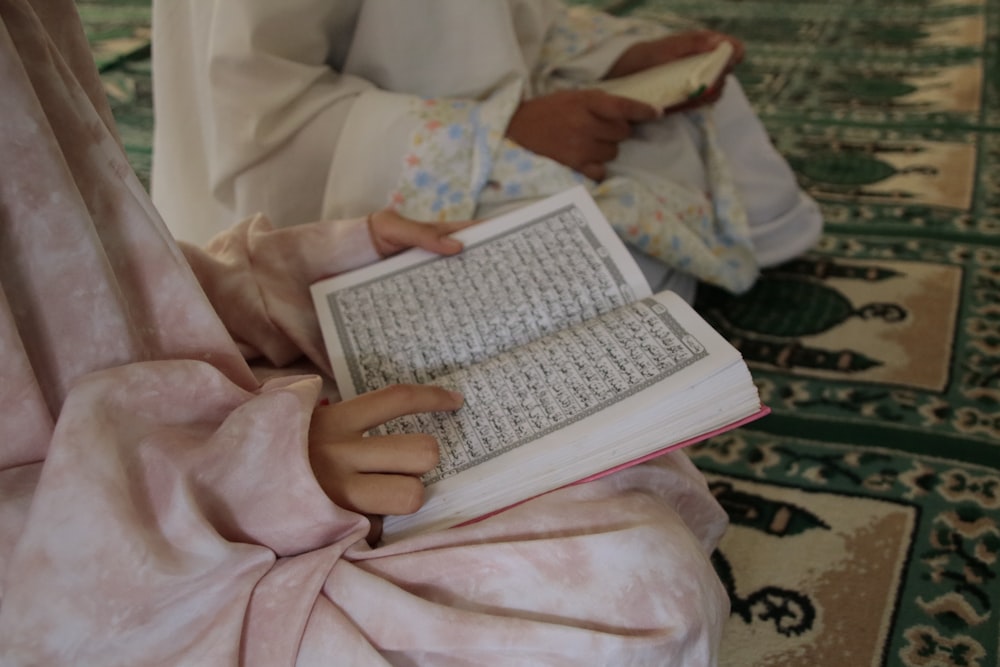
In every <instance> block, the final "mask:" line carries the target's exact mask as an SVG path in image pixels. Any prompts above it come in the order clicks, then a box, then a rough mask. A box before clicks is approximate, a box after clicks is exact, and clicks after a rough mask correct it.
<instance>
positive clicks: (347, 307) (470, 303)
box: [313, 188, 767, 540]
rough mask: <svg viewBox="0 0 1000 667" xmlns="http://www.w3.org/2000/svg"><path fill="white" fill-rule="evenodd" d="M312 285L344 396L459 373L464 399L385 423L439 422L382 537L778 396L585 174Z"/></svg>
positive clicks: (637, 451) (754, 412)
mask: <svg viewBox="0 0 1000 667" xmlns="http://www.w3.org/2000/svg"><path fill="white" fill-rule="evenodd" d="M456 236H457V237H458V238H460V239H461V240H462V241H464V243H465V250H464V251H463V252H462V253H461V254H459V255H456V256H453V257H439V256H436V255H432V254H430V253H427V252H424V251H421V250H412V251H409V252H406V253H403V254H401V255H398V256H396V257H393V258H391V259H388V260H386V261H383V262H379V263H378V264H375V265H372V266H368V267H365V268H363V269H359V270H357V271H353V272H350V273H347V274H343V275H340V276H337V277H334V278H330V279H328V280H324V281H321V282H319V283H316V284H315V285H313V298H314V301H315V304H316V308H317V312H318V314H319V318H320V323H321V325H322V328H323V335H324V341H325V343H326V346H327V350H328V352H329V355H330V359H331V361H332V363H333V368H334V375H335V378H336V381H337V385H338V387H339V388H340V391H341V394H342V395H343V396H344V398H349V397H351V396H355V395H357V394H359V393H363V392H367V391H371V390H373V389H378V388H380V387H384V386H387V385H390V384H394V383H433V384H438V385H441V386H445V387H448V388H449V389H454V390H456V391H460V392H462V393H463V394H464V395H465V405H464V406H463V407H462V408H461V409H460V410H459V411H457V412H455V413H453V414H423V415H414V416H410V417H402V418H399V419H396V420H393V421H392V422H389V423H388V424H386V425H385V426H383V427H380V429H379V431H378V432H379V433H396V432H425V433H431V434H433V435H435V436H436V437H437V438H438V441H439V443H440V446H441V462H440V464H439V466H438V467H437V468H436V469H435V470H433V471H431V472H430V473H428V475H426V476H425V478H424V482H425V484H426V486H427V495H426V498H427V500H426V503H425V505H424V507H423V508H421V509H420V510H419V511H418V512H417V513H415V514H412V515H408V516H393V517H387V518H386V520H385V538H386V539H387V540H392V539H394V538H398V537H401V536H403V535H408V534H411V533H415V532H421V531H426V530H431V529H438V528H445V527H449V526H454V525H457V524H460V523H465V522H468V521H471V520H474V519H477V518H480V517H482V516H485V515H488V514H490V513H494V512H496V511H499V510H501V509H503V508H506V507H509V506H511V505H513V504H516V503H519V502H523V501H524V500H527V499H529V498H532V497H534V496H537V495H539V494H542V493H545V492H547V491H551V490H553V489H556V488H559V487H561V486H565V485H567V484H571V483H574V482H578V481H581V480H584V479H589V478H592V477H595V476H599V475H602V474H606V473H608V472H610V471H612V470H615V469H618V468H621V467H624V466H627V465H632V464H635V463H638V462H640V461H643V460H646V459H648V458H651V457H652V456H655V455H657V454H660V453H663V452H665V451H668V450H670V449H675V448H678V447H682V446H685V445H688V444H691V443H693V442H696V441H698V440H701V439H704V438H706V437H708V436H710V435H712V434H714V433H718V432H720V431H723V430H727V429H730V428H734V427H735V426H738V425H740V424H743V423H746V422H747V421H750V420H752V419H755V418H757V417H759V416H762V415H763V414H765V413H766V412H767V410H766V408H763V407H762V406H761V403H760V399H759V397H758V394H757V390H756V388H755V386H754V384H753V381H752V379H751V376H750V372H749V370H748V369H747V367H746V365H745V363H744V362H743V359H742V358H741V356H740V354H739V352H738V351H737V350H736V349H735V348H733V347H732V346H731V345H730V344H729V343H728V342H726V341H725V340H724V339H723V338H722V337H721V336H720V335H719V334H718V333H716V332H715V331H714V330H713V329H712V328H711V327H710V326H709V325H708V324H707V323H706V322H705V321H704V320H703V319H702V318H701V317H700V316H699V315H698V314H697V313H695V312H694V311H693V310H692V309H691V308H690V306H688V305H687V304H686V303H685V302H684V301H683V300H682V299H680V298H679V297H678V296H677V295H675V294H673V293H670V292H663V293H660V294H657V295H651V294H650V290H649V287H648V285H647V284H646V281H645V280H644V278H643V277H642V274H641V272H640V271H639V269H638V267H637V266H636V265H635V262H634V260H633V259H632V258H631V256H630V255H629V253H628V251H627V250H626V248H625V246H624V245H623V243H622V242H621V240H619V238H618V237H617V236H616V235H615V233H614V231H613V230H612V229H611V226H610V225H609V224H608V222H607V220H605V219H604V217H603V215H602V214H601V212H600V210H599V209H598V208H597V206H596V205H595V204H594V202H593V200H592V199H591V198H590V196H589V195H588V194H587V193H586V191H585V190H584V189H583V188H576V189H573V190H570V191H568V192H566V193H563V194H561V195H557V196H555V197H552V198H549V199H546V200H544V201H541V202H538V203H536V204H532V205H530V206H527V207H525V208H522V209H520V210H518V211H515V212H513V213H509V214H506V215H504V216H501V217H498V218H495V219H493V220H489V221H486V222H483V223H481V224H479V225H476V226H474V227H471V228H469V229H466V230H464V231H462V232H460V233H458V234H456Z"/></svg>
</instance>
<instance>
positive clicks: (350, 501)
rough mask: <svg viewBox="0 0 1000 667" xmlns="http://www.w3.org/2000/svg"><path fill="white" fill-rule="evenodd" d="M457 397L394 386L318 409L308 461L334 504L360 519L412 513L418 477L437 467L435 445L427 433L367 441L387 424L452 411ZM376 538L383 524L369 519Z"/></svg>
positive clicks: (419, 496)
mask: <svg viewBox="0 0 1000 667" xmlns="http://www.w3.org/2000/svg"><path fill="white" fill-rule="evenodd" d="M463 400H464V399H463V397H462V395H461V394H458V393H455V392H451V391H448V390H447V389H442V388H441V387H433V386H428V385H394V386H391V387H386V388H384V389H379V390H377V391H373V392H370V393H368V394H362V395H361V396H358V397H356V398H352V399H350V400H347V401H343V402H341V403H334V404H333V405H329V406H323V407H319V408H316V411H315V412H314V413H313V419H312V424H311V425H310V427H309V460H310V463H311V464H312V468H313V473H314V474H315V475H316V479H317V480H318V481H319V484H320V486H321V487H322V488H323V490H324V491H325V492H326V494H327V495H328V496H329V497H330V499H331V500H333V502H335V503H337V505H339V506H340V507H343V508H344V509H348V510H352V511H355V512H358V513H360V514H367V515H376V516H377V515H383V514H411V513H413V512H416V511H417V510H418V509H420V507H421V506H422V505H423V503H424V485H423V483H422V482H421V481H420V477H421V475H423V474H424V473H426V472H428V471H430V470H431V469H433V468H434V466H436V465H437V463H438V458H439V452H438V443H437V440H436V439H435V438H434V437H432V436H430V435H425V434H399V435H387V436H371V437H366V436H365V435H364V433H365V432H366V431H367V430H368V429H371V428H374V427H376V426H379V425H380V424H383V423H385V422H387V421H389V420H391V419H395V418H396V417H400V416H403V415H411V414H417V413H420V412H452V411H454V410H458V409H459V408H460V407H462V402H463ZM372 530H373V533H374V535H372V534H370V535H369V542H373V541H375V540H377V539H378V534H379V533H381V521H380V520H378V519H373V520H372Z"/></svg>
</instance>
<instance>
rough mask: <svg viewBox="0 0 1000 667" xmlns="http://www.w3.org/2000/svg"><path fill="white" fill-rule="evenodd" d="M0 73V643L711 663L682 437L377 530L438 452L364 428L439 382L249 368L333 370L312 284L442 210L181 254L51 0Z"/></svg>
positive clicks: (437, 245)
mask: <svg viewBox="0 0 1000 667" xmlns="http://www.w3.org/2000/svg"><path fill="white" fill-rule="evenodd" d="M0 77H2V82H3V90H4V95H3V105H4V112H3V117H4V122H3V124H2V125H0V152H2V153H3V154H4V155H6V156H7V157H8V158H9V159H8V160H6V161H5V162H4V165H3V166H2V167H0V169H2V171H3V178H0V211H2V213H0V222H2V224H0V349H2V350H3V359H4V377H3V382H2V383H0V663H3V664H5V665H27V664H32V665H70V664H71V665H84V664H87V665H116V664H122V665H126V664H127V665H135V664H157V665H178V664H199V665H200V664H213V665H214V664H237V663H240V664H243V663H247V664H264V665H279V664H292V663H293V662H294V663H296V664H306V665H309V664H330V663H331V662H334V663H337V664H347V665H369V664H370V665H380V664H381V665H384V664H401V665H403V664H405V665H423V664H460V663H461V664H488V665H503V664H531V665H545V664H607V665H621V664H631V665H640V664H645V665H657V666H660V665H671V664H673V665H685V667H690V666H698V665H712V664H714V663H715V658H716V653H717V646H718V642H719V637H720V634H721V629H722V625H723V621H724V620H725V618H726V615H727V611H728V600H727V598H726V594H725V591H724V589H723V587H722V585H721V583H720V581H719V579H718V577H717V576H716V574H715V573H714V571H713V570H712V567H711V564H710V562H709V559H708V554H709V552H710V551H711V550H712V549H713V548H714V546H715V544H716V542H717V540H718V539H719V536H720V534H721V533H722V532H723V530H724V528H725V526H726V517H725V515H724V513H723V512H722V510H721V508H720V507H719V505H718V504H717V503H716V502H715V500H714V498H713V497H712V495H711V493H709V491H708V489H707V487H706V484H705V480H704V478H703V477H701V476H700V474H699V473H698V472H697V470H696V469H695V468H694V467H693V465H692V464H691V463H690V462H689V461H688V460H687V459H686V458H685V456H684V455H683V454H679V453H678V454H668V455H666V456H664V457H661V458H660V459H658V460H657V461H656V462H655V463H648V464H642V465H639V466H636V467H634V468H631V469H629V470H625V471H621V472H618V473H615V474H612V475H610V476H608V477H606V478H604V479H601V480H598V481H594V482H589V483H586V484H580V485H576V486H573V487H571V488H567V489H564V490H560V491H556V492H553V493H550V494H547V495H544V496H542V497H539V498H537V499H535V500H532V501H530V502H526V503H524V504H523V505H520V506H518V507H517V508H513V509H511V510H508V511H505V512H502V513H500V514H497V515H495V516H492V517H490V518H488V519H485V520H483V521H481V522H479V523H476V524H472V525H468V526H465V527H461V528H455V529H451V530H447V531H440V532H436V533H429V534H424V535H422V536H418V537H413V538H407V539H401V540H399V541H396V542H393V543H391V544H389V545H382V546H376V547H374V548H373V547H372V546H370V545H369V543H368V541H367V540H366V538H370V539H371V540H372V542H374V543H376V544H377V541H376V539H375V535H372V534H371V533H370V531H371V530H372V527H373V526H375V527H376V528H377V518H376V519H375V520H374V521H373V520H372V519H371V518H370V517H369V515H379V514H382V513H399V512H406V511H410V510H412V509H414V508H415V507H416V506H417V505H419V501H420V497H419V492H420V488H421V486H420V483H419V474H420V472H421V471H422V470H426V469H427V467H428V465H429V464H430V463H431V461H432V459H433V454H434V448H433V445H431V446H430V447H429V443H428V442H427V440H426V438H425V437H421V436H404V437H402V438H375V437H367V436H365V435H364V433H365V431H366V430H367V429H369V428H370V427H372V426H375V425H377V424H380V423H382V422H384V421H386V420H388V419H392V418H393V417H395V416H397V415H401V414H408V413H415V412H428V411H451V410H455V409H457V408H459V406H460V405H461V403H462V398H461V397H460V396H457V395H454V394H452V393H450V392H448V391H445V390H443V389H439V388H433V387H414V386H395V387H390V388H388V389H386V390H384V391H379V392H373V393H371V394H365V395H362V396H360V397H358V398H355V399H352V400H349V401H344V402H334V403H332V404H330V405H326V406H324V405H322V404H321V402H320V401H319V397H320V386H321V377H320V376H319V375H316V374H309V375H297V376H285V377H275V378H272V379H271V380H269V381H267V382H266V383H263V384H261V383H260V382H258V380H257V379H256V378H255V376H254V375H253V373H252V372H251V369H250V367H249V366H248V364H247V361H246V359H245V356H244V354H246V355H247V356H253V355H255V354H258V353H259V354H264V355H266V356H267V358H268V359H270V360H271V361H272V362H274V363H281V361H282V360H283V359H284V360H287V359H289V358H292V357H293V356H296V355H300V354H306V355H308V356H309V357H310V358H311V359H312V360H313V361H314V362H315V363H316V364H317V365H318V366H320V367H321V368H323V367H326V366H327V360H326V359H325V357H324V356H323V354H322V352H321V347H320V342H319V328H318V324H317V323H316V322H315V319H314V317H313V315H312V309H311V307H308V306H301V305H297V304H301V301H303V300H307V299H308V290H307V285H308V283H309V282H310V281H311V280H313V279H315V278H316V277H318V276H323V275H328V274H331V273H335V272H338V271H342V270H346V269H348V268H351V267H352V266H354V265H356V264H358V263H360V262H364V261H369V260H372V261H374V260H376V259H377V258H378V257H379V255H380V254H386V253H390V252H393V251H395V250H398V249H400V248H402V247H404V246H407V245H412V244H417V245H422V246H424V247H427V248H429V249H432V250H438V251H441V252H445V253H453V252H457V251H459V250H460V247H459V246H456V245H455V244H456V243H457V242H455V241H449V240H447V237H446V236H443V234H445V233H447V232H448V231H449V230H450V229H452V228H454V227H455V226H461V224H463V223H458V224H457V225H451V226H449V225H445V226H442V227H424V226H420V225H419V223H414V222H412V221H407V220H403V219H402V218H399V217H397V216H394V215H391V214H379V215H376V216H374V220H373V222H372V226H371V228H370V229H369V226H368V225H367V223H366V222H365V220H364V219H361V220H347V221H340V222H337V221H327V222H317V223H313V224H309V225H302V226H297V227H294V228H290V229H284V230H275V229H273V228H271V226H270V225H269V223H268V222H267V220H266V219H265V218H263V217H255V218H251V219H248V220H245V221H243V222H241V223H239V224H237V225H236V226H234V227H232V228H230V229H229V230H227V231H226V232H224V233H223V234H222V235H221V236H219V237H218V238H217V239H216V241H215V242H214V243H213V244H212V245H211V246H209V248H208V249H207V250H202V249H199V248H197V247H193V246H190V245H181V246H179V245H178V244H177V243H175V241H174V240H173V239H172V237H171V236H170V234H169V233H168V231H167V229H166V227H165V226H164V225H163V223H162V221H161V220H160V218H159V217H158V215H157V213H156V211H155V210H154V208H153V206H152V204H151V202H150V201H149V199H148V198H147V195H146V193H145V191H144V190H143V189H142V187H141V185H140V183H139V181H138V180H137V178H136V177H135V174H134V173H133V172H132V171H131V169H130V167H129V165H128V163H127V161H126V157H125V155H124V152H123V150H122V148H121V144H120V142H119V140H118V138H117V134H116V132H115V130H114V125H113V120H112V117H111V113H110V109H109V107H108V105H107V102H106V99H105V98H104V94H103V90H102V87H101V83H100V79H99V78H98V76H97V72H96V70H95V68H94V63H93V59H92V57H91V54H90V53H89V51H88V48H87V43H86V39H85V37H84V33H83V30H82V28H81V25H80V23H79V17H78V15H77V13H76V8H75V6H74V3H73V2H72V1H71V0H0ZM217 309H218V310H217ZM234 338H235V340H234ZM241 350H242V353H241ZM370 473H372V474H370ZM384 473H389V474H384Z"/></svg>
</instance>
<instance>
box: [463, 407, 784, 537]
mask: <svg viewBox="0 0 1000 667" xmlns="http://www.w3.org/2000/svg"><path fill="white" fill-rule="evenodd" d="M769 414H771V408H769V407H767V406H766V405H761V406H760V410H758V411H757V412H754V413H753V414H751V415H747V416H746V417H743V418H742V419H738V420H736V421H734V422H730V423H728V424H726V425H725V426H720V427H719V428H717V429H714V430H712V431H708V432H707V433H702V434H700V435H696V436H694V437H693V438H688V439H687V440H681V441H680V442H675V443H673V444H671V445H667V446H666V447H664V448H662V449H657V450H656V451H654V452H650V453H649V454H644V455H643V456H640V457H639V458H636V459H632V460H631V461H626V462H625V463H622V464H620V465H616V466H613V467H611V468H608V469H607V470H602V471H601V472H599V473H595V474H593V475H589V476H587V477H584V478H583V479H580V480H577V481H575V482H571V483H569V484H567V485H566V486H575V485H577V484H584V483H585V482H592V481H594V480H595V479H600V478H601V477H606V476H607V475H610V474H612V473H616V472H618V471H619V470H625V469H626V468H631V467H632V466H635V465H639V464H640V463H645V462H646V461H649V460H651V459H655V458H656V457H657V456H662V455H663V454H666V453H667V452H672V451H674V450H675V449H683V448H684V447H689V446H691V445H694V444H697V443H699V442H702V441H703V440H708V439H709V438H714V437H715V436H717V435H721V434H723V433H726V432H728V431H732V430H734V429H737V428H739V427H741V426H746V425H747V424H749V423H750V422H755V421H757V420H758V419H760V418H761V417H766V416H767V415H769ZM560 488H565V487H560ZM555 490H557V489H553V491H555ZM545 493H551V491H546V492H545ZM538 495H539V496H543V495H545V494H544V493H540V494H538ZM537 497H538V496H532V497H531V498H525V499H524V500H521V501H519V502H516V503H513V504H511V505H507V506H506V507H502V508H500V509H498V510H494V511H492V512H487V513H486V514H483V515H482V516H478V517H476V518H475V519H469V520H468V521H463V522H462V523H460V524H456V525H455V526H453V527H454V528H457V527H458V526H468V525H469V524H473V523H476V522H478V521H482V520H483V519H487V518H489V517H491V516H494V515H496V514H500V513H501V512H506V511H507V510H509V509H510V508H511V507H517V506H518V505H521V504H523V503H526V502H528V501H529V500H531V499H532V498H537Z"/></svg>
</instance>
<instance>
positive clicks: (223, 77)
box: [153, 0, 821, 291]
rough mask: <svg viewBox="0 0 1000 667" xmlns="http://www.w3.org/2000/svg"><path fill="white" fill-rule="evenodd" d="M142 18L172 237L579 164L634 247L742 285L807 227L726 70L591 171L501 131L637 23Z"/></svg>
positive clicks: (203, 5)
mask: <svg viewBox="0 0 1000 667" xmlns="http://www.w3.org/2000/svg"><path fill="white" fill-rule="evenodd" d="M153 27H154V37H153V41H154V45H155V46H154V58H153V64H154V85H155V90H156V96H155V101H156V119H157V127H156V137H155V148H154V164H153V197H154V201H155V202H156V203H157V206H158V207H159V208H160V209H161V211H162V212H163V214H164V217H165V218H166V220H167V223H168V225H170V227H171V228H172V229H173V230H174V232H175V234H177V235H178V236H179V237H180V238H184V239H190V240H195V241H201V240H204V239H207V238H209V237H210V236H211V235H212V234H214V233H216V232H217V231H219V230H221V229H224V228H225V227H226V226H227V225H228V224H230V221H231V220H233V219H238V218H240V217H244V216H246V215H250V214H252V213H255V212H264V213H265V214H267V215H268V216H269V217H270V218H271V219H272V220H274V222H275V224H277V225H281V226H284V225H290V224H298V223H301V222H304V221H308V220H313V219H316V218H322V217H342V216H355V215H361V214H363V213H365V212H367V211H369V210H372V209H374V208H380V207H383V206H386V205H391V206H393V207H395V208H398V209H399V210H400V211H401V212H403V213H405V214H407V215H409V216H410V217H416V218H418V219H463V218H467V217H482V216H486V215H491V214H493V213H495V212H497V211H499V210H502V209H504V208H508V207H510V206H512V205H517V204H523V203H525V202H527V201H530V200H531V199H535V198H538V197H543V196H546V195H550V194H554V193H555V192H558V191H561V190H563V189H565V188H567V187H570V186H572V185H575V184H578V183H584V184H586V185H587V186H588V187H589V189H590V191H591V193H592V194H593V196H594V197H595V199H596V200H597V201H598V204H599V205H600V206H601V207H602V209H603V210H604V212H605V214H606V215H607V216H608V218H609V219H610V220H611V221H612V223H613V224H614V225H615V227H616V230H617V231H618V232H619V233H620V234H621V235H622V236H623V237H624V238H625V239H626V240H627V241H629V243H630V244H632V245H633V246H634V247H635V248H637V249H639V250H642V251H643V252H645V253H649V254H650V255H652V256H654V257H657V258H658V259H659V260H660V261H661V262H665V263H666V265H668V266H670V267H672V268H674V269H677V270H680V271H683V272H685V273H690V274H692V275H694V276H695V277H696V278H699V279H701V280H706V281H709V282H713V283H716V284H720V285H723V286H725V287H728V288H729V289H732V290H735V291H742V290H744V289H746V288H747V287H748V286H749V285H750V284H751V283H752V282H753V280H754V278H755V276H756V269H757V264H759V263H763V264H773V263H776V262H778V261H782V260H784V259H787V258H789V257H792V256H794V255H796V254H798V253H800V252H802V251H803V250H804V249H806V248H808V247H809V246H810V245H811V244H812V243H813V242H814V241H815V240H816V238H817V236H818V234H819V232H820V229H821V219H820V216H819V211H818V209H817V207H816V205H815V203H814V202H812V200H810V199H809V198H808V197H807V196H806V195H804V194H803V193H802V192H801V191H800V190H799V188H798V186H797V184H796V182H795V178H794V175H793V174H792V172H791V170H790V169H789V168H788V165H787V164H786V163H785V162H784V160H783V159H782V158H781V157H780V156H779V155H778V154H777V153H776V151H775V150H774V148H773V146H771V144H770V142H769V140H768V138H767V134H766V132H765V131H764V129H763V127H762V126H761V125H760V123H759V121H758V120H757V118H756V116H755V115H754V113H753V111H752V109H751V108H750V106H749V104H748V102H747V101H746V98H745V97H744V96H743V94H742V91H741V90H740V88H739V84H738V82H736V81H735V80H734V79H731V80H730V81H728V82H727V91H726V93H725V94H724V96H723V98H722V99H721V100H720V102H719V103H717V105H716V107H715V108H714V109H712V110H708V111H706V112H704V113H701V112H699V113H694V114H672V115H670V116H668V117H666V118H664V119H662V120H660V121H657V122H653V123H649V124H648V125H647V126H643V127H641V128H639V130H638V132H637V135H636V137H635V138H634V139H631V140H629V141H626V142H624V143H623V144H622V146H621V154H620V156H619V158H618V159H617V160H616V161H615V162H613V163H611V165H610V178H609V179H607V180H606V181H605V182H604V183H600V184H598V183H593V182H587V181H586V179H583V177H581V176H580V175H579V174H574V173H573V172H571V171H570V170H569V169H566V168H564V167H562V166H561V165H558V164H557V163H554V162H552V161H551V160H547V159H546V158H541V157H539V156H535V155H533V154H530V153H527V152H526V151H522V150H520V149H519V147H517V146H516V145H514V144H512V143H511V142H509V141H506V140H504V138H503V135H504V133H505V130H506V126H507V122H508V121H509V119H510V116H511V114H512V113H513V112H514V110H515V109H516V107H517V104H518V102H519V101H520V100H521V99H523V98H526V97H532V96H535V95H540V94H545V93H548V92H551V91H553V90H556V89H559V88H565V87H574V86H580V85H586V84H587V83H588V82H592V81H595V80H597V79H599V78H601V77H602V76H603V74H604V72H605V71H606V70H607V68H608V67H610V65H611V64H612V63H613V62H614V61H615V60H616V59H617V57H618V56H619V55H620V54H621V52H622V51H623V50H624V49H625V48H627V47H628V46H629V45H631V44H633V43H635V42H636V41H638V40H641V39H648V38H651V37H655V36H660V35H662V34H664V32H665V31H664V30H663V29H662V28H660V27H658V26H656V25H654V24H652V23H648V22H641V21H633V20H622V19H615V18H612V17H609V16H607V15H603V14H600V13H598V12H593V11H590V10H587V9H585V8H580V7H576V8H573V9H567V7H565V6H564V5H563V4H562V3H561V2H559V1H558V0H542V1H539V0H481V1H477V2H468V1H467V0H353V1H346V2H332V1H330V0H290V2H287V3H285V2H283V3H280V4H275V3H272V2H268V0H156V1H155V2H154V21H153ZM456 105H457V106H456ZM439 191H440V192H447V197H446V198H445V199H444V200H441V198H440V197H438V196H437V195H436V194H435V193H436V192H439ZM748 225H749V229H748ZM758 228H764V229H765V231H764V232H762V233H758V232H757V231H756V230H757V229H758Z"/></svg>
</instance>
